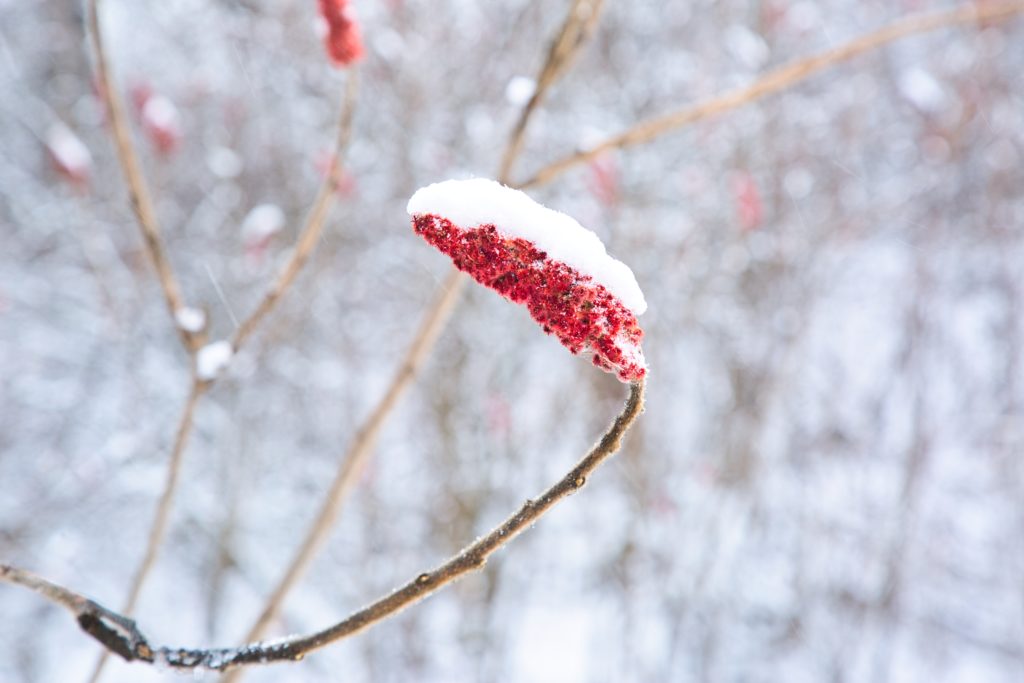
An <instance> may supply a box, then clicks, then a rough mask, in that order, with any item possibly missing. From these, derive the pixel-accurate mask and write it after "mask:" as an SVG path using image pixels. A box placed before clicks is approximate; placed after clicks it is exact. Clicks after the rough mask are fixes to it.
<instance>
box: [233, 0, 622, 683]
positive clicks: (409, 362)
mask: <svg viewBox="0 0 1024 683" xmlns="http://www.w3.org/2000/svg"><path fill="white" fill-rule="evenodd" d="M602 4H603V0H593V1H588V0H573V4H572V7H571V8H570V10H569V15H568V17H567V18H566V20H565V22H564V23H563V25H562V29H561V31H560V33H559V35H558V37H556V39H555V40H554V41H553V43H552V46H551V48H550V49H549V51H548V56H547V60H546V61H545V63H544V65H543V67H542V68H541V71H540V76H538V78H537V88H536V91H535V92H534V95H533V97H531V98H530V101H529V102H528V103H527V104H526V105H525V106H524V108H523V111H522V113H521V115H520V117H519V119H518V121H517V124H516V128H515V130H514V132H513V134H512V135H511V136H510V138H509V142H508V147H507V148H506V150H505V154H504V155H503V158H502V162H501V170H500V171H499V176H498V179H499V181H500V182H508V177H507V175H508V171H509V169H511V167H512V164H513V163H514V161H515V159H516V157H517V156H518V154H519V152H520V150H521V142H522V136H523V134H524V133H525V131H526V127H527V124H528V123H529V121H530V118H531V117H532V115H533V112H535V111H536V109H537V106H538V105H539V103H540V100H541V98H542V97H543V93H544V92H545V91H546V90H547V89H548V88H549V87H550V86H551V85H552V84H553V83H555V82H556V81H557V80H558V78H559V77H560V76H561V75H562V74H564V73H565V71H566V69H567V68H568V67H569V65H570V64H571V61H572V57H573V56H574V55H575V54H576V53H577V52H578V50H579V48H580V47H581V46H582V44H583V43H584V42H585V41H586V39H587V38H588V37H589V36H590V35H591V34H592V32H593V26H594V25H596V23H597V20H598V18H599V16H600V10H601V6H602ZM466 281H467V277H466V276H465V275H464V274H462V273H461V272H459V271H457V270H452V271H451V272H450V273H449V275H448V277H447V278H445V281H444V283H443V284H442V287H441V292H440V294H439V295H438V297H437V299H435V301H434V302H433V303H432V304H431V307H430V308H429V309H428V310H427V312H426V314H425V315H424V317H423V321H422V323H421V325H420V328H419V331H418V332H417V334H416V337H415V338H414V340H413V343H412V345H411V346H410V347H409V349H408V351H407V352H406V354H405V357H404V358H403V359H402V361H401V363H400V364H399V369H398V372H397V373H395V376H394V377H393V379H392V380H391V384H389V385H388V388H387V390H386V391H385V393H384V396H383V397H382V398H381V399H380V401H379V402H378V403H377V404H376V405H375V406H374V408H373V410H372V411H371V412H370V415H369V417H368V418H367V419H366V420H365V422H363V424H362V425H361V426H360V427H359V429H358V431H357V432H356V436H355V438H354V439H353V441H352V443H351V444H350V445H349V448H348V450H347V451H346V453H345V455H344V456H343V457H342V459H341V461H340V464H339V469H338V472H337V473H336V474H335V477H334V480H333V481H332V483H331V487H330V488H329V489H328V491H327V494H326V496H325V498H324V502H323V503H322V504H321V507H320V511H319V513H318V514H317V516H316V518H314V520H313V522H312V523H311V525H310V527H309V529H308V531H307V532H306V536H305V538H304V539H303V541H302V543H301V545H300V546H299V549H298V550H297V551H296V554H295V556H294V557H293V558H292V561H291V563H290V564H289V565H288V568H287V569H286V570H285V573H284V575H283V576H282V577H281V580H280V581H279V582H278V584H277V586H275V588H274V590H273V591H272V592H271V594H270V596H269V597H268V598H267V602H266V604H265V605H264V607H263V610H262V611H261V612H260V615H259V617H257V619H256V621H255V622H254V623H253V625H252V627H251V628H250V629H249V632H248V633H247V634H246V636H245V640H247V641H251V640H256V639H258V638H259V637H260V636H262V635H263V634H264V633H265V632H266V629H267V627H268V626H269V625H270V624H271V622H272V621H273V620H274V619H275V618H276V617H277V615H278V613H279V612H280V611H281V607H282V605H283V604H284V599H285V597H286V596H287V595H288V593H289V592H290V591H291V589H292V588H293V587H294V586H295V584H296V583H298V581H299V580H300V579H301V578H302V576H303V575H304V574H305V572H306V569H307V568H308V567H309V564H310V562H312V560H313V558H314V557H316V554H317V552H318V551H319V549H320V548H321V547H322V545H323V543H324V541H325V540H326V538H327V536H328V534H329V533H330V531H331V529H332V528H333V527H334V524H335V523H336V521H337V519H338V514H339V513H340V510H341V506H342V503H343V501H344V499H345V497H346V496H347V494H348V493H349V491H351V489H352V486H353V485H354V484H355V482H356V480H357V478H358V475H359V473H360V472H362V471H363V468H364V467H365V464H366V461H367V460H368V459H369V457H370V455H371V454H372V453H373V446H374V444H375V443H376V439H377V436H378V434H379V433H380V430H381V428H382V427H383V426H384V423H385V421H386V420H387V417H388V416H389V415H390V414H391V412H392V410H394V408H395V406H396V405H397V404H398V401H399V399H400V398H401V397H402V395H403V394H404V393H405V391H406V390H407V389H408V388H409V386H410V385H411V384H412V381H413V379H415V377H416V375H417V373H418V372H419V368H420V366H421V365H422V364H423V360H424V359H425V358H426V357H427V355H429V353H430V351H431V350H432V349H433V347H434V343H435V341H436V340H437V337H438V336H439V335H440V333H441V330H443V329H444V326H445V324H446V323H447V321H448V317H449V316H450V315H451V312H452V310H453V309H454V308H455V306H456V305H457V302H458V297H459V294H460V293H461V292H462V289H463V287H465V284H466ZM241 674H242V672H241V670H238V671H234V672H232V673H230V674H228V675H227V676H225V677H224V683H237V681H238V680H239V678H240V677H241Z"/></svg>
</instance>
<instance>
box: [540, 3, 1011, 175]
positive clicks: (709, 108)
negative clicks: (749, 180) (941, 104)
mask: <svg viewBox="0 0 1024 683" xmlns="http://www.w3.org/2000/svg"><path fill="white" fill-rule="evenodd" d="M1021 13H1024V2H1021V1H1020V0H1017V1H1016V2H1002V3H995V4H977V5H975V4H971V5H966V6H963V7H958V8H955V9H951V10H945V11H941V12H935V13H932V14H924V15H918V16H912V17H909V18H907V19H903V20H900V21H896V22H894V23H892V24H889V25H888V26H885V27H884V28H882V29H879V30H878V31H875V32H873V33H869V34H867V35H864V36H861V37H860V38H856V39H854V40H851V41H850V42H848V43H846V44H845V45H841V46H839V47H836V48H832V49H831V50H826V51H825V52H822V53H820V54H817V55H814V56H813V57H808V58H805V59H801V60H798V61H796V62H792V63H790V64H787V65H785V66H782V67H779V68H778V69H775V70H774V71H770V72H769V73H767V74H766V75H764V76H763V77H761V78H759V79H758V80H756V81H754V82H753V83H751V84H750V85H747V86H744V87H742V88H737V89H736V90H733V91H731V92H727V93H725V94H724V95H719V96H717V97H713V98H711V99H710V100H706V101H704V102H700V103H698V104H696V105H694V106H692V107H686V108H684V109H680V110H678V111H676V112H673V113H671V114H666V115H664V116H660V117H658V118H654V119H649V120H647V121H642V122H640V123H638V124H636V125H635V126H633V127H631V128H630V129H628V130H626V131H624V132H622V133H619V134H618V135H615V136H613V137H610V138H608V139H607V140H604V141H603V142H600V143H598V144H597V145H595V146H593V147H589V148H587V149H586V150H583V151H580V152H577V153H575V154H570V155H569V156H566V157H564V158H562V159H559V160H558V161H554V162H552V163H550V164H548V165H547V166H545V167H543V168H542V169H541V170H539V171H537V173H536V174H535V175H534V176H533V177H532V178H530V179H529V180H527V181H525V182H523V183H522V184H520V187H533V186H536V185H543V184H545V183H548V182H551V181H552V180H554V179H555V178H556V177H558V176H560V175H561V174H563V173H565V172H566V171H567V170H569V169H570V168H572V167H574V166H577V165H579V164H583V163H586V162H587V161H590V160H591V159H593V158H594V157H597V156H600V155H601V154H603V153H605V152H608V151H610V150H613V149H623V148H626V147H632V146H634V145H642V144H644V143H647V142H651V141H652V140H654V139H656V138H658V137H660V136H662V135H664V134H665V133H668V132H671V131H673V130H676V129H678V128H682V127H683V126H686V125H689V124H691V123H696V122H697V121H702V120H704V119H707V118H711V117H712V116H717V115H718V114H722V113H724V112H727V111H730V110H732V109H736V108H737V107H741V106H743V105H745V104H749V103H750V102H754V101H756V100H759V99H761V98H762V97H767V96H768V95H772V94H775V93H777V92H780V91H782V90H785V89H786V88H789V87H791V86H793V85H795V84H797V83H799V82H801V81H804V80H806V79H808V78H810V77H811V76H813V75H815V74H817V73H819V72H821V71H824V70H825V69H828V68H831V67H833V66H836V65H838V64H842V63H843V62H847V61H849V60H851V59H853V58H854V57H857V56H860V55H862V54H864V53H866V52H870V51H871V50H874V49H876V48H879V47H882V46H883V45H886V44H888V43H891V42H893V41H895V40H899V39H900V38H905V37H907V36H911V35H915V34H919V33H927V32H928V31H934V30H936V29H939V28H943V27H946V26H956V25H959V24H969V23H973V22H992V21H1000V20H1003V19H1008V18H1010V17H1012V16H1015V15H1018V14H1021Z"/></svg>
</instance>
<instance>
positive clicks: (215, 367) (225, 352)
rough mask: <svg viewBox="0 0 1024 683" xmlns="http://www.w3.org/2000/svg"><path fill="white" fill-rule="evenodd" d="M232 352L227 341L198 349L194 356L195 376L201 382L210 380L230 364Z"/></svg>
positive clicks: (212, 343) (216, 342)
mask: <svg viewBox="0 0 1024 683" xmlns="http://www.w3.org/2000/svg"><path fill="white" fill-rule="evenodd" d="M233 355H234V351H233V350H232V348H231V342H229V341H227V340H224V339H222V340H220V341H215V342H211V343H209V344H207V345H206V346H204V347H203V348H201V349H199V353H197V354H196V375H197V376H198V377H199V379H201V380H211V379H213V378H215V377H216V376H217V375H219V374H220V373H221V371H222V370H223V369H224V368H226V367H227V366H228V363H230V362H231V356H233Z"/></svg>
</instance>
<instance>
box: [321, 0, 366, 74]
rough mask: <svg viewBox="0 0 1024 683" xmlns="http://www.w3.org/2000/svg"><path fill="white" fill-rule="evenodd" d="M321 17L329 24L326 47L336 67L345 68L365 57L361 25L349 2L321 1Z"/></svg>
mask: <svg viewBox="0 0 1024 683" xmlns="http://www.w3.org/2000/svg"><path fill="white" fill-rule="evenodd" d="M319 2H320V16H322V17H323V18H324V21H325V22H327V35H326V36H325V37H324V45H325V46H326V48H327V56H328V57H330V58H331V61H332V62H333V63H334V65H335V66H338V67H344V66H348V65H349V64H351V63H352V62H354V61H356V60H357V59H359V58H360V57H362V56H363V39H362V36H361V35H360V34H359V24H358V23H356V18H355V15H354V13H353V12H352V8H351V7H349V3H348V0H319Z"/></svg>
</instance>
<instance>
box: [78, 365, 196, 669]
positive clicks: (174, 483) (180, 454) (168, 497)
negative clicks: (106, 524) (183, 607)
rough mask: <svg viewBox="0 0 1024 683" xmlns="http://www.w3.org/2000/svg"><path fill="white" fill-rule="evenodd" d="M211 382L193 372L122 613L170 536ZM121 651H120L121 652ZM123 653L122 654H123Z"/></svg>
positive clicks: (99, 665)
mask: <svg viewBox="0 0 1024 683" xmlns="http://www.w3.org/2000/svg"><path fill="white" fill-rule="evenodd" d="M208 386H209V383H208V382H203V381H201V380H200V379H198V378H197V377H195V376H194V375H193V376H192V388H191V389H190V390H189V394H188V398H187V399H186V400H185V407H184V409H183V410H182V411H181V417H180V418H179V420H178V428H177V430H176V431H175V435H174V446H173V447H172V448H171V457H170V459H169V460H168V461H167V472H166V473H165V475H164V488H163V491H162V492H161V493H160V499H159V501H158V502H157V505H156V512H155V514H154V515H153V523H152V524H151V525H150V527H149V535H148V537H147V538H146V550H145V552H144V553H143V554H142V559H141V560H140V561H139V566H138V567H136V568H135V575H134V576H133V577H132V583H131V586H130V587H129V588H128V595H127V597H126V598H125V601H124V605H123V606H122V607H121V614H123V615H125V616H130V615H131V614H132V613H133V612H134V611H135V606H136V604H138V601H139V595H140V594H141V593H142V587H143V585H145V583H146V579H148V578H149V573H150V572H151V571H152V570H153V566H154V565H155V564H156V558H157V556H158V555H159V554H160V547H161V546H162V545H163V542H164V538H165V537H166V536H167V524H168V522H169V521H170V518H171V510H172V508H173V506H174V496H175V494H176V493H177V490H178V479H179V477H180V475H181V461H182V459H183V458H184V455H185V446H186V445H187V444H188V438H189V435H190V434H191V433H192V425H193V423H194V418H195V413H196V406H197V405H198V404H199V398H200V397H201V396H202V395H203V393H204V392H205V391H206V388H207V387H208ZM118 654H121V653H118ZM107 656H108V653H107V652H104V653H102V654H101V655H100V657H99V659H97V660H96V666H95V667H94V668H93V671H92V674H91V675H90V676H89V681H90V683H95V682H96V681H98V680H99V679H100V676H102V675H103V669H104V667H105V666H106V663H107ZM121 656H122V657H123V656H124V655H123V654H122V655H121Z"/></svg>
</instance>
